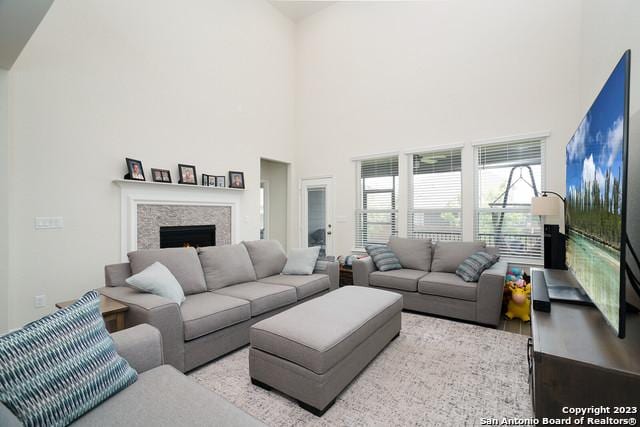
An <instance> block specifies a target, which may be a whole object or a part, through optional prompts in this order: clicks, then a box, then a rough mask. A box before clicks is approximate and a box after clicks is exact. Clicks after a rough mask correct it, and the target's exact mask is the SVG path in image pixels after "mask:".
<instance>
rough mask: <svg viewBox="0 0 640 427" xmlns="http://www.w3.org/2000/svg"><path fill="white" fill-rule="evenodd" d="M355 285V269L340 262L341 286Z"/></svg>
mask: <svg viewBox="0 0 640 427" xmlns="http://www.w3.org/2000/svg"><path fill="white" fill-rule="evenodd" d="M347 285H353V270H352V269H350V268H345V266H344V265H342V264H340V286H347Z"/></svg>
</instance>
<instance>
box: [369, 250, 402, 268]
mask: <svg viewBox="0 0 640 427" xmlns="http://www.w3.org/2000/svg"><path fill="white" fill-rule="evenodd" d="M365 250H366V251H367V253H368V254H369V256H370V257H371V259H372V260H373V263H374V264H375V265H376V268H377V269H378V270H380V271H389V270H400V269H401V268H402V265H401V264H400V260H399V259H398V257H397V256H396V254H394V253H393V251H392V250H391V248H390V247H389V246H387V245H379V244H373V245H367V246H365Z"/></svg>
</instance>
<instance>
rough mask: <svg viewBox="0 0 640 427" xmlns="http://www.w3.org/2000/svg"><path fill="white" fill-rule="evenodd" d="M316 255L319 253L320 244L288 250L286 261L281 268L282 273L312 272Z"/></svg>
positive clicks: (300, 273) (301, 273)
mask: <svg viewBox="0 0 640 427" xmlns="http://www.w3.org/2000/svg"><path fill="white" fill-rule="evenodd" d="M318 255H320V246H314V247H311V248H300V249H292V250H290V251H289V255H288V256H287V263H286V264H285V265H284V268H283V269H282V274H293V275H309V274H313V269H314V268H315V266H316V262H317V261H318Z"/></svg>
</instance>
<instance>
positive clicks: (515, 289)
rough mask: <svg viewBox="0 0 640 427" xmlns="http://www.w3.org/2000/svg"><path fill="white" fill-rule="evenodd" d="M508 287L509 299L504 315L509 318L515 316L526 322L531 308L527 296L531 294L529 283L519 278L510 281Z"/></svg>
mask: <svg viewBox="0 0 640 427" xmlns="http://www.w3.org/2000/svg"><path fill="white" fill-rule="evenodd" d="M509 287H510V288H511V299H510V300H509V304H508V305H507V312H506V313H505V316H507V317H508V318H509V319H513V318H514V317H517V318H518V319H521V320H523V321H524V322H528V321H529V320H531V318H530V317H529V313H530V308H531V300H529V296H530V295H531V284H530V283H525V281H524V280H522V279H520V280H518V281H516V282H512V283H511V284H510V286H509Z"/></svg>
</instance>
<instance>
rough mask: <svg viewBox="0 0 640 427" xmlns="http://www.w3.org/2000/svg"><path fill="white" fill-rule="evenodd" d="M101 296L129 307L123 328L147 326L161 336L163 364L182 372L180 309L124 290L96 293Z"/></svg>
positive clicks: (129, 290) (155, 298)
mask: <svg viewBox="0 0 640 427" xmlns="http://www.w3.org/2000/svg"><path fill="white" fill-rule="evenodd" d="M97 291H98V292H100V293H101V294H103V295H106V296H108V297H109V298H113V299H114V300H116V301H120V302H122V303H123V304H126V305H127V306H128V307H129V310H128V311H127V313H126V316H125V318H126V321H125V323H126V326H127V327H131V326H135V325H140V324H142V323H148V324H149V325H151V326H153V327H155V328H157V329H158V330H159V331H160V334H161V335H162V350H163V354H164V361H165V363H168V364H170V365H172V366H173V367H175V368H176V369H178V370H179V371H181V372H184V330H183V324H182V314H181V313H180V307H178V304H176V303H175V302H173V301H170V300H168V299H167V298H163V297H160V296H157V295H153V294H147V293H143V292H139V291H137V290H135V289H131V288H127V287H124V286H117V287H104V288H100V289H97Z"/></svg>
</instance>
